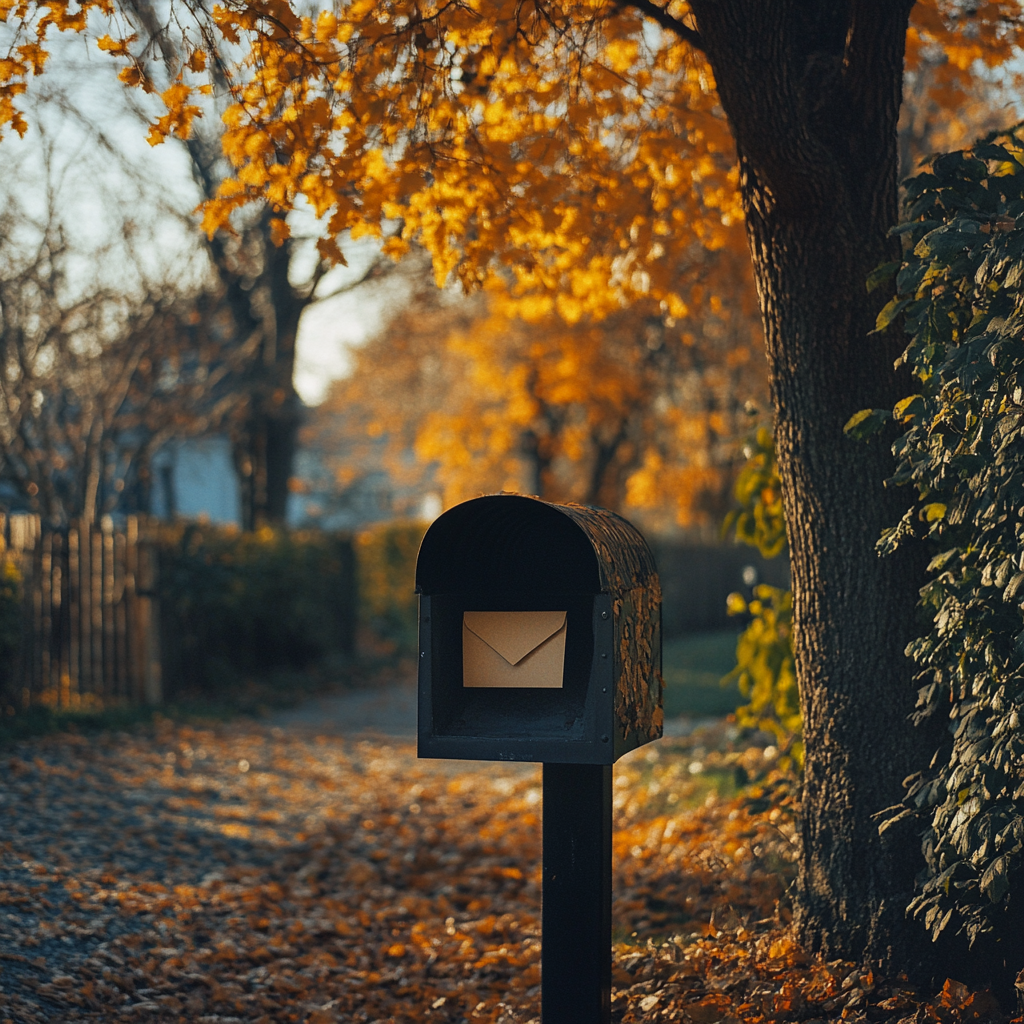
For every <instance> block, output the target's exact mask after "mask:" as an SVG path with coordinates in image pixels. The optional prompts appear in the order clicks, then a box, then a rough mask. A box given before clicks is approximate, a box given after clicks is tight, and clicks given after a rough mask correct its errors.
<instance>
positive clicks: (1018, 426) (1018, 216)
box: [879, 130, 1024, 942]
mask: <svg viewBox="0 0 1024 1024" xmlns="http://www.w3.org/2000/svg"><path fill="white" fill-rule="evenodd" d="M898 231H899V232H900V233H901V234H902V235H903V238H904V241H905V246H906V256H905V259H904V261H903V263H902V266H901V267H900V269H899V273H898V275H897V277H896V288H897V293H898V294H897V296H896V299H895V300H894V303H895V305H893V304H890V305H892V308H894V309H895V308H896V307H897V306H898V308H899V311H900V312H901V313H902V315H903V318H904V324H905V327H906V330H907V332H908V333H909V335H910V339H911V340H910V344H909V346H908V348H907V350H906V353H905V355H904V360H905V361H906V363H907V364H908V365H909V367H910V368H911V369H912V371H913V373H914V375H915V376H916V378H917V381H918V390H919V394H915V395H912V396H909V397H908V398H906V399H904V400H903V401H902V402H900V403H899V404H898V405H897V406H896V408H895V409H894V410H893V416H894V418H895V419H896V420H897V421H898V422H899V423H901V424H902V425H903V430H904V432H903V434H902V435H901V436H900V437H899V438H898V440H897V441H896V443H895V445H894V449H893V450H894V452H895V454H896V456H897V469H896V472H895V474H894V476H893V481H894V482H896V483H901V484H910V485H912V486H913V487H914V488H915V490H916V500H915V501H914V503H913V506H912V507H911V508H910V509H908V511H907V513H906V514H905V515H904V516H903V518H902V520H901V521H900V522H899V523H898V524H896V525H894V526H893V527H892V528H891V529H889V530H887V531H886V533H885V534H884V535H883V537H882V539H881V541H880V542H879V543H880V548H881V549H882V550H883V551H889V550H892V549H893V548H895V547H897V546H898V545H899V544H900V543H902V542H904V541H905V540H907V539H908V538H911V537H927V538H928V539H929V540H930V541H931V542H932V543H933V544H934V549H935V551H936V552H937V553H936V554H935V557H934V558H933V559H932V561H931V564H930V566H929V579H928V582H927V584H926V586H925V587H924V588H923V589H922V591H921V603H922V606H923V607H924V608H925V609H927V611H928V612H929V613H930V615H931V617H932V627H931V629H930V630H929V632H928V633H927V634H926V635H924V636H922V637H920V638H919V639H918V640H916V641H914V642H913V643H911V644H910V645H909V647H908V649H907V651H908V654H909V655H911V656H912V657H913V659H914V660H915V662H916V663H917V665H918V667H919V673H918V676H917V681H918V684H919V687H920V688H919V691H918V701H917V710H916V718H917V720H918V721H922V720H924V719H927V718H930V717H933V716H942V717H944V718H947V717H948V719H949V732H950V737H949V740H948V742H947V743H946V745H945V746H944V747H943V748H942V749H940V750H939V752H938V753H937V755H936V757H935V759H934V760H933V762H932V766H931V767H930V768H928V769H926V770H923V771H921V772H919V773H917V774H916V775H914V776H912V777H911V778H910V779H909V780H908V782H907V785H908V790H907V796H906V800H905V806H904V808H903V809H902V810H900V811H899V813H898V814H896V815H895V816H894V817H890V819H889V820H888V821H887V822H886V823H885V824H883V826H882V828H883V829H884V828H886V827H888V826H889V825H891V824H892V823H893V822H894V821H896V820H899V819H903V818H906V817H908V816H911V815H914V816H917V817H918V818H919V819H920V821H921V824H922V827H923V829H924V841H923V851H924V857H925V862H926V868H925V871H924V874H923V876H922V877H923V885H922V888H921V891H920V892H919V894H918V895H917V897H916V898H915V899H914V901H913V903H912V904H911V908H912V910H913V912H914V913H915V914H916V915H917V916H918V917H920V918H921V920H922V921H923V923H924V925H925V927H927V928H928V929H929V930H930V931H931V934H932V936H933V938H937V937H938V935H939V934H940V933H941V932H942V931H943V930H944V929H945V928H947V927H952V928H955V929H956V930H957V931H959V932H962V933H964V934H966V935H967V937H968V938H969V939H970V940H971V941H972V942H973V941H974V940H975V939H976V938H977V936H978V935H979V934H981V933H983V932H985V931H987V930H989V929H991V928H992V927H993V926H994V925H995V923H996V922H997V920H999V919H1000V918H1002V917H1004V915H1005V914H1006V913H1007V908H1008V906H1010V903H1009V901H1010V900H1013V899H1016V900H1017V901H1019V900H1020V899H1021V897H1022V896H1024V872H1022V867H1024V865H1022V851H1024V732H1022V729H1021V718H1022V716H1024V588H1022V584H1024V345H1022V343H1021V336H1022V331H1024V133H1022V132H1021V131H1020V130H1017V131H1015V132H1014V133H1012V134H1010V135H1003V136H990V137H989V138H988V139H986V140H983V141H982V142H979V143H977V144H976V145H975V146H974V148H973V149H971V150H967V151H963V152H957V153H951V154H948V155H946V156H942V157H939V158H938V159H936V160H935V161H934V162H933V164H932V166H931V169H930V171H929V172H927V173H924V174H920V175H918V176H917V177H915V178H913V179H911V180H910V181H909V182H908V184H907V192H906V201H905V212H904V222H903V223H902V224H901V225H900V227H899V229H898ZM887 308H888V307H887ZM883 312H884V311H883ZM1013 906H1016V904H1013Z"/></svg>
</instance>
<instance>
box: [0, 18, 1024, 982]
mask: <svg viewBox="0 0 1024 1024" xmlns="http://www.w3.org/2000/svg"><path fill="white" fill-rule="evenodd" d="M92 7H94V8H95V9H96V10H97V12H108V13H111V14H114V13H117V12H116V11H115V9H114V8H113V7H112V0H96V2H95V4H93V5H92ZM89 9H90V5H89V4H88V3H87V4H86V5H85V6H84V7H83V9H82V10H81V11H80V10H79V9H78V8H77V7H76V8H75V9H74V10H72V9H71V8H70V7H68V6H65V5H64V4H63V3H61V2H53V0H48V2H47V3H46V4H45V5H38V6H37V5H36V3H35V2H34V0H17V2H16V3H15V4H14V6H13V7H10V8H6V9H5V10H6V11H8V12H10V13H8V14H6V17H7V18H8V20H9V23H10V24H13V25H14V27H15V30H16V32H20V33H21V35H20V36H19V37H17V38H15V39H14V41H13V44H12V49H11V55H10V59H9V60H8V62H7V63H5V64H4V65H3V70H2V72H0V74H2V75H3V76H4V79H5V81H4V84H3V88H4V89H5V92H4V93H3V95H2V96H0V117H3V118H4V119H5V120H8V121H10V122H11V123H12V124H14V125H15V127H18V124H19V122H18V118H19V117H20V114H19V112H18V110H17V108H16V105H15V104H16V100H17V92H18V90H19V89H20V88H22V87H23V86H24V83H25V81H26V79H27V77H28V76H29V75H30V74H31V73H33V72H34V71H38V70H41V67H42V56H41V49H40V46H39V41H40V40H44V39H45V30H46V27H47V26H48V25H55V26H57V27H60V28H70V29H76V30H81V29H82V28H83V27H84V21H85V18H86V12H87V11H88V10H89ZM178 10H180V11H181V16H180V17H179V18H178V19H177V20H176V21H175V22H174V31H175V32H176V33H183V34H184V37H185V43H184V45H183V46H182V47H181V54H182V61H183V65H182V68H181V72H180V74H179V75H178V76H176V78H175V80H174V82H173V83H172V84H171V85H169V86H168V87H167V88H166V89H164V91H163V93H162V97H163V99H164V102H165V104H166V107H167V113H166V114H165V115H163V116H162V117H161V118H160V119H159V121H158V122H157V123H156V124H155V126H154V129H153V130H154V132H155V133H156V135H157V136H159V135H161V134H163V135H167V134H170V133H174V132H178V133H181V134H187V133H188V131H189V130H190V126H191V122H192V121H193V120H194V118H195V116H196V114H197V113H199V112H200V110H199V107H198V106H197V104H196V102H195V100H194V95H193V93H194V88H193V87H194V86H198V85H200V84H201V82H202V78H201V74H202V73H201V72H200V71H198V70H197V68H201V67H202V64H203V57H200V56H199V54H203V55H204V56H205V55H206V54H207V53H208V51H210V49H211V47H210V46H209V44H208V42H207V36H212V37H214V39H216V38H227V39H229V40H230V41H231V42H232V44H233V45H237V46H238V47H239V51H238V52H239V61H238V63H237V64H236V65H235V66H234V67H233V68H230V69H228V71H229V80H230V81H231V83H232V85H231V88H232V90H233V91H232V100H233V102H232V104H231V106H229V108H228V110H227V111H226V112H225V121H226V126H227V127H226V131H225V133H224V136H223V139H224V148H225V152H226V154H227V156H228V157H229V159H230V160H231V161H232V163H233V164H234V168H235V173H234V176H233V177H230V178H228V179H226V180H225V182H224V183H223V184H222V186H221V187H220V189H219V190H218V197H217V198H216V199H215V200H214V201H212V202H210V203H208V204H207V207H206V214H205V224H206V227H207V229H208V230H210V231H214V230H216V229H218V228H219V227H221V226H222V225H224V224H226V223H227V222H228V221H229V219H230V217H231V216H232V214H233V212H234V211H236V210H239V209H241V208H243V207H245V206H247V205H248V204H249V203H251V202H253V201H259V202H263V201H269V202H270V204H271V205H272V207H274V208H276V209H277V210H278V211H280V212H281V214H282V215H283V213H284V212H285V211H287V210H288V209H290V208H292V206H293V205H294V204H295V203H296V202H298V201H299V199H300V197H302V200H303V201H306V202H308V203H309V204H310V206H311V207H312V209H313V210H314V211H315V212H316V214H317V215H318V216H319V217H320V218H322V221H323V224H324V230H325V236H324V239H323V240H322V243H321V251H322V253H323V254H324V255H325V256H334V257H335V258H338V257H339V256H340V250H339V248H338V239H340V238H341V237H343V234H344V232H345V231H346V230H352V231H353V232H367V231H369V232H380V231H382V225H383V224H384V223H393V222H395V221H398V222H400V223H401V234H400V235H398V236H396V237H395V238H393V239H391V240H390V241H389V242H388V244H387V246H386V249H387V251H388V252H390V253H392V254H394V255H396V256H398V255H401V254H402V253H403V252H404V251H405V250H406V249H407V248H408V246H409V245H411V244H412V243H413V242H414V241H419V242H421V243H422V244H424V245H425V246H426V247H427V248H428V249H429V250H430V251H431V253H432V254H433V258H434V263H435V269H436V272H437V274H438V278H439V280H446V279H448V278H449V277H452V276H455V277H458V278H459V279H460V280H461V281H462V282H463V283H464V284H465V285H466V286H468V287H476V286H478V285H480V284H484V283H486V282H488V281H490V280H492V279H494V278H496V277H497V278H501V279H503V280H504V279H508V281H509V291H510V293H511V294H512V295H513V296H514V297H516V298H519V299H520V300H521V301H522V302H524V303H527V304H528V305H529V306H530V307H531V308H533V309H535V310H536V309H537V308H542V307H546V308H549V309H552V310H554V311H557V312H558V313H559V315H561V316H562V317H563V318H564V319H566V320H567V322H570V323H571V322H579V321H581V320H582V319H583V318H584V317H590V318H594V319H597V318H600V317H603V316H606V315H608V314H610V313H612V312H614V310H616V309H617V308H619V307H620V304H621V303H622V302H623V301H629V300H630V299H631V298H632V297H633V296H636V295H643V296H645V297H647V298H648V299H649V300H651V301H653V302H656V303H658V305H659V308H662V306H661V304H662V303H663V304H664V307H663V309H664V312H666V313H668V315H670V316H673V317H679V316H682V315H684V314H685V313H686V311H687V309H688V308H689V304H690V303H691V302H692V297H691V294H690V293H691V289H692V288H693V287H694V285H695V282H694V281H693V280H692V279H691V278H690V277H689V276H688V275H687V274H686V273H684V270H685V266H686V255H687V254H688V253H690V252H692V251H694V247H695V246H700V247H702V248H703V249H711V250H714V249H716V248H720V247H723V246H728V245H733V244H736V241H735V239H736V238H737V235H738V232H737V230H736V229H737V227H738V226H739V225H740V224H741V223H743V222H745V231H746V238H747V244H748V246H749V251H750V255H751V259H752V264H753V271H754V278H755V281H756V284H757V290H758V295H759V298H760V305H761V313H762V317H763V321H764V330H765V341H766V351H767V356H768V365H769V378H770V384H771V391H772V398H773V404H774V410H775V436H776V443H777V447H778V460H779V469H780V476H781V480H782V487H783V493H784V501H785V505H786V514H787V521H788V524H789V530H790V549H791V561H792V568H793V583H794V623H795V642H794V654H795V661H796V669H797V676H798V681H799V688H800V695H801V708H802V713H803V720H804V735H805V740H806V762H805V785H804V795H803V810H804V813H803V823H802V829H803V834H802V853H801V869H800V878H799V883H798V886H797V901H798V915H797V929H798V932H799V934H800V936H801V938H802V939H803V941H804V942H805V943H806V945H807V946H808V947H809V948H810V949H811V950H814V951H819V952H822V953H823V954H825V955H827V956H857V957H861V956H863V957H867V958H871V959H876V960H879V961H881V962H883V963H885V964H888V965H891V966H896V965H899V966H901V967H902V966H907V965H910V966H915V967H920V966H921V965H922V964H924V963H925V961H926V960H927V950H926V949H923V948H922V946H921V942H920V941H919V940H920V939H921V936H922V933H921V931H920V930H919V929H918V927H917V925H915V924H914V923H913V922H909V921H908V920H907V918H906V915H905V907H906V905H907V903H908V901H909V899H910V897H911V894H912V892H913V884H914V883H913V879H914V875H915V873H916V871H917V868H918V859H917V854H916V852H915V846H916V844H915V843H914V842H913V841H912V837H909V836H908V835H905V834H903V833H902V832H901V831H900V829H899V828H891V829H889V830H888V831H887V832H886V833H885V837H884V838H882V837H880V836H879V833H878V829H877V823H876V821H875V818H874V816H875V815H876V814H877V813H878V812H879V811H881V810H883V809H884V808H886V807H888V806H891V805H892V804H894V803H896V802H898V800H899V799H900V797H901V795H902V787H901V783H902V780H903V778H904V776H906V775H907V774H909V773H910V772H911V771H913V770H915V769H916V768H918V767H919V766H920V765H921V764H922V763H927V761H928V759H929V757H930V756H931V753H932V750H933V748H934V744H933V742H932V740H931V739H930V737H929V736H928V734H927V733H926V732H924V731H921V730H918V731H915V730H913V729H911V728H910V726H909V725H908V724H907V716H908V714H909V712H910V710H911V705H912V702H913V701H912V692H911V687H910V686H909V685H908V668H907V665H906V663H905V660H904V657H903V649H904V646H905V644H906V642H907V640H908V639H909V638H910V637H911V635H912V633H913V627H912V625H911V619H912V616H913V606H914V601H915V597H916V590H917V588H918V585H919V583H920V580H921V575H920V567H921V559H920V557H919V556H918V554H917V553H916V552H915V551H913V550H909V551H906V552H904V553H902V554H901V555H898V556H896V557H892V558H888V559H884V560H880V559H878V558H877V557H876V555H875V550H874V545H875V541H876V540H877V538H878V535H879V533H880V531H881V529H882V528H883V527H884V526H886V525H887V524H888V523H890V522H892V521H893V520H894V518H898V515H899V512H900V507H899V504H900V500H901V499H900V496H899V495H896V494H894V493H892V492H891V491H888V490H886V489H885V487H884V486H883V480H884V479H885V478H886V476H888V475H889V473H890V471H891V468H892V463H891V455H890V453H889V446H888V443H887V440H888V439H887V438H885V437H881V438H877V439H876V440H875V442H874V443H873V444H871V445H866V446H858V445H855V444H853V443H852V442H848V441H847V440H846V439H845V438H844V435H843V433H842V427H843V425H844V423H845V422H846V420H847V419H848V418H849V416H850V415H851V414H852V413H854V412H856V411H857V410H859V409H862V408H868V407H870V408H876V407H882V408H884V407H886V406H891V405H892V404H893V403H894V402H895V401H896V400H897V399H898V398H900V397H901V396H902V394H903V393H904V391H905V390H906V389H905V386H904V384H903V383H901V381H900V379H899V377H898V374H897V372H896V371H895V370H894V369H893V364H894V360H895V358H896V357H897V356H898V355H899V354H900V351H901V349H902V347H903V340H902V338H901V337H900V336H899V334H898V332H897V331H896V330H895V329H894V328H893V327H891V326H890V327H889V328H888V329H883V330H880V331H874V325H875V320H876V316H877V313H878V312H879V310H880V309H881V307H882V306H883V305H884V304H885V303H886V301H887V299H888V296H887V295H886V294H885V292H886V289H884V288H883V289H878V290H876V291H874V292H871V293H869V292H867V291H866V290H865V287H864V282H865V280H866V278H867V276H868V275H869V273H870V272H871V271H872V269H873V268H875V267H876V266H878V265H879V264H882V263H886V262H890V261H893V260H896V259H898V257H899V254H900V248H899V240H898V239H896V238H893V237H891V236H890V235H889V234H888V230H889V228H890V226H891V225H892V224H893V223H894V222H895V220H896V197H897V169H898V156H899V153H898V146H897V141H896V139H897V136H896V128H897V121H898V117H899V111H900V103H901V95H902V88H903V76H904V66H905V58H906V59H907V60H908V61H909V62H910V64H911V66H914V64H915V62H918V61H919V60H920V59H921V57H922V54H923V53H924V51H926V50H927V51H930V50H932V49H938V50H942V51H944V52H945V54H946V55H947V56H948V57H949V59H948V61H947V62H946V63H945V64H942V65H941V69H940V74H939V76H938V79H937V88H938V90H939V92H938V93H937V95H939V96H940V97H944V102H945V103H946V104H949V103H955V102H956V101H957V99H958V98H959V97H960V96H961V95H962V94H963V92H964V90H965V88H966V87H967V86H968V85H969V82H970V79H971V75H972V72H973V70H974V69H975V67H977V66H978V65H984V66H988V67H996V66H998V65H1000V64H1004V63H1006V62H1007V61H1008V60H1010V58H1012V57H1013V56H1015V54H1016V53H1017V52H1018V49H1019V44H1020V42H1021V32H1022V26H1021V14H1022V12H1021V9H1020V5H1019V3H1018V2H1017V0H998V2H992V3H986V4H980V5H979V4H977V3H975V2H973V0H971V2H967V0H964V2H963V3H961V2H959V0H921V2H919V3H917V4H916V5H915V4H914V3H913V2H912V0H884V2H883V0H847V2H844V3H835V2H826V0H809V2H805V3H801V4H796V3H794V2H793V0H689V2H688V3H686V2H682V0H673V2H671V3H669V4H668V5H667V6H664V7H663V6H659V5H658V4H656V3H654V2H653V0H607V2H600V0H598V2H595V0H532V2H523V0H496V2H488V3H482V2H478V0H466V2H454V3H448V4H443V5H440V4H439V5H435V4H433V3H428V2H420V0H392V2H384V0H351V2H348V3H345V2H339V3H338V4H337V5H336V6H335V7H332V8H331V9H330V10H323V11H321V12H319V13H317V15H316V17H312V16H304V15H303V14H302V13H301V12H299V11H298V10H296V9H294V8H293V7H291V6H290V5H289V4H288V3H287V2H286V0H249V2H245V0H234V2H231V3H228V4H226V5H225V6H222V7H217V8H216V9H215V11H214V12H213V14H212V15H209V16H208V15H207V14H206V12H205V9H203V8H201V7H199V6H198V5H190V4H189V3H188V0H182V2H181V5H180V7H179V8H178ZM121 13H122V14H124V15H125V16H126V17H128V18H130V16H131V12H130V10H124V11H122V12H121ZM12 14H13V16H14V18H15V19H16V21H11V15H12ZM186 14H188V16H189V17H191V18H192V19H193V20H192V22H191V24H190V23H189V21H188V17H186ZM912 15H913V18H912ZM100 45H101V46H102V47H104V48H106V49H108V50H110V51H111V52H112V53H113V54H114V55H115V56H117V57H119V58H120V59H122V60H123V62H124V70H123V72H122V74H123V75H124V77H125V79H126V80H127V81H131V82H136V83H139V84H142V85H143V86H147V85H149V86H151V83H152V78H151V76H150V75H149V72H148V64H147V53H146V51H145V50H143V49H140V48H138V47H136V48H135V49H133V46H134V45H135V44H134V42H133V41H132V40H131V39H130V38H129V36H128V35H127V34H126V32H125V31H124V29H122V28H120V27H119V26H117V25H116V24H115V26H114V28H113V29H112V30H111V31H110V32H108V33H107V34H106V35H105V36H104V37H103V38H102V39H101V40H100ZM3 104H6V106H4V105H3Z"/></svg>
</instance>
